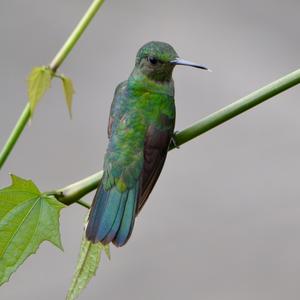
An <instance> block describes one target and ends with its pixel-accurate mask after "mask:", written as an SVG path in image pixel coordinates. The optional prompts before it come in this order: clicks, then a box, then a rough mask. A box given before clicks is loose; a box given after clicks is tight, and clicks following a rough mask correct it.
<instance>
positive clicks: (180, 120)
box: [0, 0, 300, 300]
mask: <svg viewBox="0 0 300 300" xmlns="http://www.w3.org/2000/svg"><path fill="white" fill-rule="evenodd" d="M90 3H91V1H86V0H72V1H71V0H52V1H45V0H39V1H34V0H27V1H20V0H19V1H16V0H1V2H0V103H1V109H0V128H1V129H0V146H1V147H2V145H3V144H4V142H5V140H6V138H7V137H8V135H9V133H10V132H11V129H12V127H13V126H14V124H15V122H16V120H17V118H18V117H19V115H20V113H21V111H22V109H23V107H24V105H25V103H26V84H25V78H26V76H27V74H28V72H29V71H30V69H31V68H32V67H33V66H36V65H43V64H47V63H49V62H50V60H51V59H52V58H53V57H54V55H55V54H56V52H57V51H58V50H59V48H60V47H61V46H62V44H63V43H64V41H65V40H66V38H67V37H68V35H69V34H70V32H71V31H72V29H73V28H74V26H75V25H76V24H77V22H78V20H79V19H80V18H81V16H82V15H83V13H84V12H85V11H86V9H87V8H88V6H89V4H90ZM299 12H300V2H299V0H286V1H274V0H273V1H271V0H270V1H259V0H253V1H233V0H232V1H221V0H219V1H200V0H194V1H159V0H152V1H141V0H135V1H134V0H129V1H120V0H119V1H106V3H105V4H104V5H103V7H102V8H101V10H100V11H99V14H98V15H97V16H96V18H95V20H94V21H93V22H92V24H91V26H90V27H89V28H88V30H87V32H86V33H85V34H84V36H83V38H82V39H81V40H80V41H79V43H78V45H77V46H76V48H75V49H74V51H73V52H72V53H71V55H70V56H69V57H68V59H67V60H66V61H65V63H64V64H63V66H62V67H61V69H60V71H61V72H63V73H65V74H67V75H69V76H71V77H72V78H73V81H74V84H75V88H76V97H75V99H74V113H73V120H72V121H70V120H69V118H68V114H67V109H66V107H65V104H64V98H63V93H62V90H61V86H60V82H58V80H54V81H53V84H52V89H51V91H50V92H49V93H48V94H47V95H46V97H45V98H44V99H43V101H42V103H41V104H40V105H39V107H38V109H37V112H36V114H35V116H34V119H33V121H32V123H31V125H30V126H28V127H27V128H26V130H25V131H24V134H23V135H22V137H21V138H20V140H19V142H18V144H17V145H16V147H15V149H14V151H13V153H12V155H11V156H10V158H9V159H8V161H7V163H6V165H5V167H4V168H3V169H2V170H1V173H0V183H1V186H5V185H8V184H9V183H10V179H9V176H8V172H13V173H14V174H17V175H19V176H22V177H25V178H31V179H33V180H34V181H35V182H36V183H37V185H38V186H39V187H40V188H41V189H42V190H50V189H54V188H59V187H63V186H65V185H67V184H70V183H72V182H74V181H77V180H79V179H81V178H83V177H86V176H88V175H90V174H92V173H94V172H97V171H98V170H100V169H101V168H102V160H103V155H104V152H105V148H106V143H107V137H106V127H107V120H108V112H109V107H110V103H111V100H112V96H113V92H114V88H115V86H116V85H117V84H118V83H119V82H120V81H123V80H124V79H126V78H127V77H128V75H129V74H130V72H131V70H132V67H133V64H134V59H135V54H136V52H137V50H138V48H139V47H140V46H141V45H143V44H144V43H146V42H148V41H150V40H161V41H166V42H169V43H170V44H172V45H173V46H174V48H175V49H176V50H177V52H178V53H179V55H180V56H181V57H183V58H185V59H189V60H192V61H195V62H198V63H202V64H206V65H207V66H209V67H210V68H211V69H213V71H214V72H213V73H207V72H202V71H199V70H196V69H192V68H184V67H178V68H177V69H176V70H175V72H174V79H175V82H176V101H177V102H176V103H177V125H176V128H177V130H180V129H183V128H185V127H186V126H188V125H190V124H191V123H193V122H194V121H196V120H198V119H200V118H201V117H203V116H206V115H207V114H209V113H211V112H213V111H215V110H216V109H218V108H221V107H223V106H225V105H227V104H229V103H231V102H233V101H234V100H237V99H238V98H239V97H242V96H244V95H246V94H248V93H250V92H251V91H253V90H255V89H257V88H259V87H261V86H263V85H265V84H267V83H269V82H271V81H273V80H275V79H277V78H279V77H281V76H283V75H285V74H287V73H289V72H291V71H293V70H295V69H297V68H298V67H299V53H300V42H299V33H300V32H299V31H300V29H299ZM299 97H300V87H296V88H294V89H292V90H289V91H287V92H286V93H284V94H281V95H279V96H277V97H276V98H274V99H272V100H270V101H268V102H267V103H264V104H262V105H260V106H258V107H256V108H255V109H252V110H251V111H249V112H247V113H245V114H243V115H241V116H239V117H237V118H235V119H234V120H231V121H230V122H228V123H226V124H224V125H222V126H220V127H218V128H216V129H214V130H212V131H210V132H208V133H206V134H205V135H203V136H201V137H200V138H198V139H196V140H194V141H192V142H190V143H188V144H186V145H184V146H182V147H181V148H180V150H175V151H172V152H171V153H170V155H169V157H168V159H167V162H166V165H165V168H164V171H163V173H162V175H161V178H160V180H159V181H158V184H157V186H156V188H155V189H154V191H153V193H152V195H151V197H150V199H149V200H148V203H147V205H146V206H145V208H144V209H143V212H142V213H141V214H140V216H139V218H138V219H137V222H136V226H135V230H134V233H133V235H132V237H131V239H130V241H129V243H128V244H127V245H126V246H125V247H123V248H121V249H116V248H112V261H111V262H107V259H105V258H104V259H103V264H102V266H101V268H100V269H99V270H98V273H97V276H96V277H95V278H94V279H93V280H92V282H91V283H90V285H89V286H88V288H87V289H86V290H85V291H84V292H83V294H82V295H81V298H80V299H89V300H91V299H106V300H108V299H113V300H114V299H124V300H125V299H126V300H127V299H132V300H133V299H143V300H153V299H173V300H175V299H176V300H177V299H189V300H196V299H197V300H198V299H206V300H217V299H222V300H226V299H230V300H240V299H243V300H244V299H245V300H246V299H249V300H250V299H251V300H252V299H256V300H267V299H270V300H271V299H272V300H276V299H278V300H279V299H299V296H300V199H299V195H300V185H299V180H300V179H299V175H300V154H299V152H300V136H299V128H300V118H299V113H300V102H299ZM91 198H92V195H91V196H89V197H86V200H91ZM85 214H86V210H85V209H84V208H82V207H80V206H78V205H73V206H72V207H70V208H67V209H65V210H63V212H62V215H61V233H62V240H63V245H64V252H60V251H59V250H58V249H56V248H54V247H53V246H50V244H49V243H47V242H46V243H44V244H42V246H41V247H40V249H39V251H38V253H37V254H36V255H34V256H32V257H30V258H29V259H28V260H27V261H26V262H25V263H24V265H23V266H21V267H20V269H19V270H18V271H17V273H15V274H13V276H12V277H11V279H10V281H9V283H8V284H6V285H4V286H3V287H1V288H0V299H1V300H2V299H3V300H7V299H9V300H14V299H25V298H26V299H27V298H28V299H45V300H47V299H64V296H65V294H66V291H67V289H68V287H69V284H70V281H71V277H72V275H73V272H74V269H75V264H76V261H77V256H78V252H79V245H80V240H81V236H82V227H83V225H82V223H83V219H84V216H85Z"/></svg>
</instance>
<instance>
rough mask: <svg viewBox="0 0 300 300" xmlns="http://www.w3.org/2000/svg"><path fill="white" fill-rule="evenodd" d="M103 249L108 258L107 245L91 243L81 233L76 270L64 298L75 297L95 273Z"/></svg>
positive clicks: (72, 298) (70, 298)
mask: <svg viewBox="0 0 300 300" xmlns="http://www.w3.org/2000/svg"><path fill="white" fill-rule="evenodd" d="M103 250H104V251H105V253H106V254H107V255H108V257H109V258H110V251H109V245H105V246H104V245H102V244H101V243H100V242H99V243H97V244H93V243H91V242H90V241H88V240H87V239H86V238H85V233H84V234H83V238H82V241H81V246H80V253H79V259H78V262H77V266H76V271H75V274H74V276H73V279H72V283H71V286H70V288H69V291H68V294H67V297H66V300H74V299H76V298H77V297H78V296H79V294H80V293H81V291H82V290H83V289H84V288H85V287H86V286H87V284H88V283H89V281H90V280H91V279H92V277H93V276H94V275H95V274H96V271H97V269H98V266H99V265H100V261H101V253H102V251H103Z"/></svg>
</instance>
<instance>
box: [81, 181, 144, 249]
mask: <svg viewBox="0 0 300 300" xmlns="http://www.w3.org/2000/svg"><path fill="white" fill-rule="evenodd" d="M137 197H138V183H137V184H136V185H135V186H134V187H132V188H131V189H130V190H128V191H125V192H120V191H119V190H118V188H117V187H116V186H115V187H113V188H111V189H110V190H108V191H105V190H104V188H103V187H102V186H100V187H99V189H98V191H97V193H96V195H95V198H94V201H93V205H92V209H91V212H90V215H89V220H88V225H87V228H86V237H87V239H88V240H90V241H92V242H94V243H96V242H99V241H100V242H101V243H103V244H108V243H110V242H113V243H114V244H115V245H116V246H119V247H120V246H123V245H124V244H125V243H126V242H127V241H128V239H129V237H130V235H131V232H132V229H133V225H134V219H135V210H136V203H137Z"/></svg>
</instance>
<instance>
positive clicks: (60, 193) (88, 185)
mask: <svg viewBox="0 0 300 300" xmlns="http://www.w3.org/2000/svg"><path fill="white" fill-rule="evenodd" d="M102 175H103V171H101V172H98V173H96V174H93V175H91V176H89V177H87V178H84V179H82V180H80V181H77V182H75V183H73V184H70V185H68V186H66V187H64V188H62V189H59V190H56V191H52V192H48V193H46V194H50V195H52V196H54V197H55V198H56V199H57V200H59V201H60V202H62V203H64V204H66V205H70V204H72V203H75V202H78V200H80V199H81V198H82V197H83V196H84V195H86V194H88V193H89V192H91V191H93V190H94V189H95V188H96V187H97V186H98V184H99V182H100V180H101V178H102Z"/></svg>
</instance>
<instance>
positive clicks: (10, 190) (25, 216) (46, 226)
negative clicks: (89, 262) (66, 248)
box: [0, 175, 64, 285]
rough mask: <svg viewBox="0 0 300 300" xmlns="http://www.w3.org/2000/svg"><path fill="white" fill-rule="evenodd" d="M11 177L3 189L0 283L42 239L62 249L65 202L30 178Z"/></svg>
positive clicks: (34, 250) (0, 227) (5, 279)
mask: <svg viewBox="0 0 300 300" xmlns="http://www.w3.org/2000/svg"><path fill="white" fill-rule="evenodd" d="M11 178H12V185H11V186H9V187H6V188H4V189H1V190H0V237H1V238H0V285H1V284H3V283H5V282H6V281H8V280H9V277H10V276H11V274H12V273H13V272H15V271H16V269H17V268H18V267H19V266H20V265H21V264H22V263H23V262H24V260H25V259H26V258H27V257H28V256H30V255H31V254H33V253H35V252H36V251H37V249H38V247H39V246H40V244H41V243H42V242H43V241H46V240H48V241H50V242H51V243H53V244H54V245H55V246H57V247H58V248H60V249H62V245H61V239H60V233H59V214H60V210H61V209H62V208H63V207H64V205H63V204H62V203H60V202H59V201H57V200H56V199H55V198H53V197H49V196H46V195H43V194H41V192H40V191H39V189H38V188H37V186H36V185H35V184H34V183H33V182H32V181H31V180H25V179H22V178H20V177H17V176H14V175H11Z"/></svg>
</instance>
